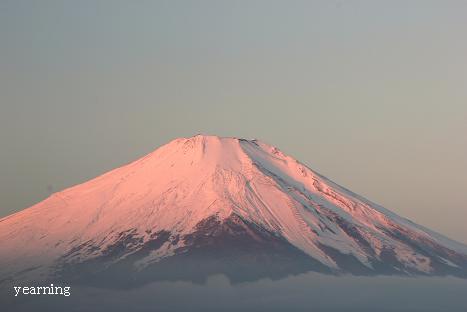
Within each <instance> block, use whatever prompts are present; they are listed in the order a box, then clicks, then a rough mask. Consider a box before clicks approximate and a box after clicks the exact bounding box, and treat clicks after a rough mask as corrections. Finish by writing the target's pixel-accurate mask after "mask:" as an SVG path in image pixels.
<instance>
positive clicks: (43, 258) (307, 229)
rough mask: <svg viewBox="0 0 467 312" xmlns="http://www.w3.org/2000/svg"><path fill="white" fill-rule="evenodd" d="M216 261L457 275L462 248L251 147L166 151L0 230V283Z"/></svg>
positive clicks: (220, 143) (206, 140)
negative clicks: (256, 260)
mask: <svg viewBox="0 0 467 312" xmlns="http://www.w3.org/2000/svg"><path fill="white" fill-rule="evenodd" d="M252 246H255V247H254V248H253V247H252ZM227 247H229V249H228V250H226V248H227ZM221 250H222V254H223V255H224V254H228V255H230V256H229V259H231V260H232V259H233V258H235V257H238V256H239V255H243V254H245V255H249V254H256V255H257V253H258V252H259V251H258V250H261V254H260V255H261V257H263V258H267V259H272V258H274V259H276V258H275V257H276V256H277V255H278V254H279V255H281V256H284V255H285V256H287V255H292V254H293V255H295V256H294V257H293V259H297V257H298V258H300V259H302V260H303V261H302V260H300V261H302V262H301V264H300V265H302V264H303V266H304V270H305V269H306V270H308V269H311V270H319V271H326V272H330V273H332V272H335V273H338V272H350V273H355V274H454V275H459V276H465V274H466V270H467V247H465V246H464V245H462V244H460V243H457V242H454V241H451V240H449V239H447V238H445V237H443V236H441V235H439V234H436V233H434V232H432V231H430V230H428V229H426V228H424V227H421V226H418V225H416V224H414V223H412V222H410V221H408V220H406V219H404V218H402V217H399V216H397V215H396V214H394V213H392V212H390V211H388V210H386V209H384V208H383V207H381V206H379V205H376V204H374V203H372V202H370V201H368V200H366V199H364V198H362V197H361V196H358V195H356V194H354V193H352V192H350V191H348V190H347V189H345V188H343V187H341V186H339V185H337V184H335V183H334V182H332V181H330V180H328V179H326V178H325V177H323V176H321V175H320V174H318V173H316V172H314V171H313V170H311V169H309V168H308V167H307V166H305V165H304V164H302V163H300V162H298V161H297V160H295V159H293V158H292V157H290V156H287V155H286V154H284V153H283V152H281V151H280V150H279V149H277V148H275V147H273V146H270V145H268V144H265V143H263V142H261V141H258V140H246V139H237V138H223V137H217V136H205V135H197V136H194V137H191V138H179V139H175V140H173V141H171V142H169V143H168V144H166V145H163V146H161V147H160V148H158V149H157V150H155V151H154V152H152V153H150V154H148V155H147V156H145V157H143V158H141V159H139V160H136V161H134V162H132V163H129V164H127V165H125V166H122V167H120V168H117V169H115V170H112V171H110V172H108V173H106V174H104V175H101V176H99V177H97V178H95V179H93V180H90V181H88V182H86V183H83V184H79V185H77V186H74V187H71V188H69V189H66V190H64V191H62V192H59V193H56V194H54V195H52V196H51V197H49V198H48V199H46V200H44V201H42V202H40V203H38V204H36V205H34V206H32V207H31V208H28V209H25V210H23V211H21V212H18V213H16V214H13V215H11V216H8V217H5V218H3V219H1V220H0V254H1V255H2V256H1V257H0V265H1V267H2V268H3V269H2V270H1V272H0V273H1V274H2V275H0V279H8V278H21V277H28V276H32V275H33V274H34V276H36V277H40V278H50V277H51V276H56V275H60V274H66V276H69V277H70V278H74V277H76V276H77V274H78V273H77V272H80V273H79V275H80V276H83V271H82V270H83V268H86V270H88V267H89V265H90V263H92V264H93V267H92V272H93V274H95V273H96V272H100V273H102V272H106V271H108V270H111V269H110V268H113V267H115V266H116V265H122V263H125V265H126V266H125V270H127V271H128V272H133V273H131V274H130V273H128V274H129V275H132V274H136V273H134V272H143V271H145V270H149V269H151V270H153V271H154V268H157V267H162V264H164V263H174V262H175V259H181V258H183V257H185V258H183V259H184V261H189V260H190V259H191V258H196V257H198V256H200V255H202V257H205V255H210V256H209V258H210V259H219V254H221V252H220V251H221ZM232 251H235V253H234V254H230V252H232ZM190 255H193V256H190ZM285 256H284V257H285ZM247 258H248V257H247ZM18 259H24V260H22V261H17V260H18ZM27 259H29V260H27ZM203 259H204V258H203ZM242 259H243V260H244V258H242ZM281 259H289V258H281ZM243 260H239V261H243ZM250 260H251V259H250ZM250 260H249V261H250ZM177 261H178V260H177ZM229 261H230V260H229ZM232 261H233V260H232ZM274 261H277V260H274ZM96 263H101V265H95V264H96ZM219 270H220V271H222V269H219ZM155 271H157V270H155ZM292 271H293V270H292ZM299 271H300V270H298V271H297V272H299ZM70 272H74V273H70ZM297 272H295V273H297ZM157 274H159V275H157V276H160V272H159V273H157Z"/></svg>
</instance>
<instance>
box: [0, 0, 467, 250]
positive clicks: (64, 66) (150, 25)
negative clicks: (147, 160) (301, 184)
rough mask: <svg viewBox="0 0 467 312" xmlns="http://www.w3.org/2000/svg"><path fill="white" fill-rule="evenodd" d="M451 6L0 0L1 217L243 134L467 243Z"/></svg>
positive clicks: (464, 14)
mask: <svg viewBox="0 0 467 312" xmlns="http://www.w3.org/2000/svg"><path fill="white" fill-rule="evenodd" d="M466 29H467V2H465V1H436V2H430V1H385V2H380V1H368V2H365V1H323V2H312V1H303V2H302V1H229V2H223V1H147V2H145V1H131V2H130V1H121V2H120V1H18V0H12V1H4V0H2V1H0V216H4V215H7V214H10V213H12V212H15V211H18V210H21V209H23V208H25V207H28V206H30V205H32V204H34V203H36V202H38V201H40V200H42V199H44V198H45V197H47V196H48V194H49V193H50V192H51V191H53V192H55V191H59V190H62V189H63V188H65V187H68V186H71V185H74V184H77V183H80V182H83V181H86V180H88V179H90V178H93V177H95V176H96V175H99V174H101V173H103V172H105V171H108V170H110V169H113V168H115V167H117V166H120V165H122V164H124V163H126V162H129V161H131V160H134V159H136V158H138V157H140V156H143V155H144V154H146V153H148V152H150V151H152V150H153V149H155V148H156V147H158V146H159V145H161V144H163V143H165V142H167V141H169V140H171V139H173V138H176V137H179V136H191V135H194V134H197V133H206V134H216V135H222V136H238V137H247V138H258V139H261V140H264V141H266V142H268V143H270V144H273V145H276V146H278V147H279V148H281V149H282V150H283V151H285V152H286V153H288V154H291V155H292V156H294V157H295V158H297V159H298V160H300V161H302V162H304V163H306V164H308V165H309V166H310V167H311V168H312V169H315V170H316V171H318V172H320V173H322V174H324V175H326V176H327V177H329V178H331V179H333V180H334V181H336V182H337V183H339V184H341V185H343V186H346V187H348V188H349V189H351V190H353V191H355V192H357V193H359V194H361V195H364V196H366V197H368V198H369V199H371V200H373V201H376V202H378V203H380V204H382V205H384V206H385V207H387V208H388V209H391V210H393V211H394V212H396V213H399V214H401V215H403V216H406V217H408V218H410V219H412V220H414V221H415V222H418V223H420V224H422V225H425V226H428V227H430V228H432V229H434V230H437V231H439V232H441V233H444V234H446V235H448V236H450V237H452V238H455V239H457V240H459V241H462V242H464V243H467V227H466V226H465V220H467V175H466V172H467V136H466V133H467V61H466V55H467V40H466V39H465V38H466V37H465V30H466Z"/></svg>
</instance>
